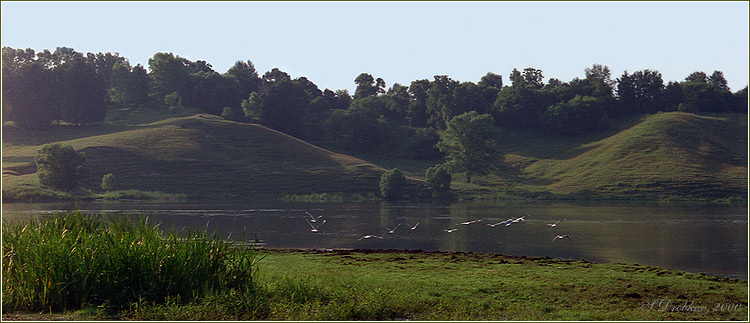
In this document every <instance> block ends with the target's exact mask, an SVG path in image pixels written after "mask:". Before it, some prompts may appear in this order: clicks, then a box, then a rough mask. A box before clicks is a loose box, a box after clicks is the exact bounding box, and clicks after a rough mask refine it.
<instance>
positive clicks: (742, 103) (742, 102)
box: [732, 85, 748, 113]
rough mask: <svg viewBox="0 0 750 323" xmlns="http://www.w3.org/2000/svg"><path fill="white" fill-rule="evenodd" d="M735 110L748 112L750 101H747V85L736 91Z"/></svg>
mask: <svg viewBox="0 0 750 323" xmlns="http://www.w3.org/2000/svg"><path fill="white" fill-rule="evenodd" d="M732 96H734V109H733V110H734V112H739V113H747V112H748V102H747V85H745V87H744V88H743V89H742V90H739V91H737V92H734V94H732Z"/></svg>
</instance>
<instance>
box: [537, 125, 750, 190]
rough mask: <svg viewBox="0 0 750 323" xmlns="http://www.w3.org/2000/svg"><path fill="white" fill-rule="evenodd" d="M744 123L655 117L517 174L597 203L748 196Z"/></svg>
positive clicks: (540, 162) (745, 128)
mask: <svg viewBox="0 0 750 323" xmlns="http://www.w3.org/2000/svg"><path fill="white" fill-rule="evenodd" d="M747 144H748V143H747V115H723V116H700V115H695V114H689V113H680V112H672V113H659V114H655V115H651V116H648V117H646V118H645V119H644V120H643V121H642V122H640V123H637V124H636V125H634V126H632V127H630V128H628V129H625V130H623V131H621V132H619V133H617V134H615V135H613V136H610V137H607V138H604V139H601V140H597V141H594V142H591V143H586V144H583V145H581V146H579V147H576V148H577V149H575V150H573V151H577V152H578V153H577V154H576V155H573V156H570V157H569V158H548V159H544V160H540V161H537V162H535V163H533V164H531V165H530V166H528V167H526V168H525V169H524V173H525V175H526V176H527V177H529V178H534V179H538V180H543V181H547V184H546V185H544V187H545V188H546V189H547V190H548V191H549V192H551V193H553V194H559V195H570V194H572V195H579V196H580V195H585V196H592V197H599V198H629V197H636V198H638V197H640V198H652V199H653V198H657V199H658V198H663V197H678V198H725V197H731V196H734V197H745V196H746V195H747V180H748V177H747V175H748V173H747V163H748V159H747Z"/></svg>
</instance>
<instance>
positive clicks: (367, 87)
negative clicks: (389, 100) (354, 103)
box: [354, 73, 385, 100]
mask: <svg viewBox="0 0 750 323" xmlns="http://www.w3.org/2000/svg"><path fill="white" fill-rule="evenodd" d="M354 84H357V89H355V90H354V99H355V100H356V99H361V98H364V97H368V96H376V95H378V94H383V93H385V81H383V79H382V78H377V79H375V78H374V77H373V76H372V75H370V74H367V73H361V74H359V75H357V78H355V79H354Z"/></svg>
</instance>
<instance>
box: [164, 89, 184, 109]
mask: <svg viewBox="0 0 750 323" xmlns="http://www.w3.org/2000/svg"><path fill="white" fill-rule="evenodd" d="M164 104H166V105H167V106H168V107H169V110H172V111H175V110H178V109H181V108H182V96H180V94H179V93H177V92H172V93H169V94H167V95H166V96H165V97H164Z"/></svg>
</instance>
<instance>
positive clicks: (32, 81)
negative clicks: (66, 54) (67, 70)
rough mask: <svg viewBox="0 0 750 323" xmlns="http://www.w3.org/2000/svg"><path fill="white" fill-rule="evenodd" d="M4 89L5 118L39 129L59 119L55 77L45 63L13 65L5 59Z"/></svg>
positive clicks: (31, 62) (21, 125) (32, 62)
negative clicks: (12, 66)
mask: <svg viewBox="0 0 750 323" xmlns="http://www.w3.org/2000/svg"><path fill="white" fill-rule="evenodd" d="M3 53H4V54H5V50H4V51H3ZM2 88H3V98H2V100H3V119H4V120H11V121H14V122H15V123H16V125H17V126H19V127H22V128H36V129H38V128H44V127H47V126H49V125H50V123H52V121H53V120H56V119H57V115H58V111H56V110H55V108H56V106H57V100H56V97H55V95H56V94H55V77H54V75H53V73H52V71H51V70H50V69H48V68H47V67H45V66H44V64H43V63H42V62H38V61H29V62H24V63H22V64H19V65H18V66H17V67H15V68H11V67H8V66H6V60H5V58H3V87H2Z"/></svg>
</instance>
